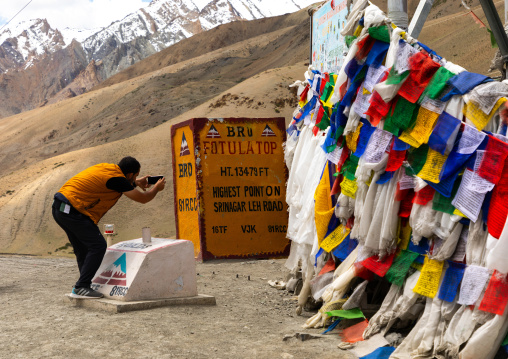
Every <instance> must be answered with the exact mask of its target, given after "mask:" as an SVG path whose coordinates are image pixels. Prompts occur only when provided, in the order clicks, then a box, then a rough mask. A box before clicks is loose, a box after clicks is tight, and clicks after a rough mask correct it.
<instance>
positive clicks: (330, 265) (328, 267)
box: [318, 257, 335, 276]
mask: <svg viewBox="0 0 508 359" xmlns="http://www.w3.org/2000/svg"><path fill="white" fill-rule="evenodd" d="M332 270H335V261H334V260H333V258H331V257H330V259H328V262H326V263H325V265H324V266H323V268H321V271H320V272H319V274H318V276H320V275H321V274H325V273H328V272H331V271H332Z"/></svg>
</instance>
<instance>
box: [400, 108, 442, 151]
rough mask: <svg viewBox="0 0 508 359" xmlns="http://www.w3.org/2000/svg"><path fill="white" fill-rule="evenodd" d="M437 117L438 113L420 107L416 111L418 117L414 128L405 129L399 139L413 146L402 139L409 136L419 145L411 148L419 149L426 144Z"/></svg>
mask: <svg viewBox="0 0 508 359" xmlns="http://www.w3.org/2000/svg"><path fill="white" fill-rule="evenodd" d="M438 117H439V114H438V113H436V112H432V111H430V110H427V109H426V108H424V107H420V109H419V110H418V117H417V118H416V123H415V126H414V127H413V128H412V129H407V130H405V131H404V132H402V135H401V136H400V139H401V140H402V141H404V142H406V143H407V144H410V145H411V146H413V144H411V143H410V142H408V141H407V140H406V139H403V138H407V136H408V135H409V137H410V138H412V139H414V141H416V142H417V143H419V145H418V146H413V147H420V145H421V144H423V143H427V142H428V141H429V137H430V134H431V133H432V130H433V129H434V126H435V125H436V122H437V119H438ZM404 135H405V136H404Z"/></svg>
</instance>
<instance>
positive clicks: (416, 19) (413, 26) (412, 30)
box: [408, 0, 508, 39]
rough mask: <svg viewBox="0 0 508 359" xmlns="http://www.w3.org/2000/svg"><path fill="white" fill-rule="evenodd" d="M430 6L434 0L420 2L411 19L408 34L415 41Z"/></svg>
mask: <svg viewBox="0 0 508 359" xmlns="http://www.w3.org/2000/svg"><path fill="white" fill-rule="evenodd" d="M505 1H508V0H505ZM432 4H434V0H420V3H419V4H418V7H417V8H416V11H415V14H414V15H413V18H412V19H411V23H410V24H409V29H408V33H409V35H410V36H411V37H413V38H415V39H416V38H418V36H420V32H421V31H422V29H423V25H424V24H425V21H426V20H427V17H428V16H429V13H430V9H431V8H432Z"/></svg>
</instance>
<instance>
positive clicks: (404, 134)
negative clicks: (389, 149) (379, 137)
mask: <svg viewBox="0 0 508 359" xmlns="http://www.w3.org/2000/svg"><path fill="white" fill-rule="evenodd" d="M399 140H401V141H402V142H405V143H407V144H408V145H410V146H411V147H414V148H418V147H420V146H421V145H422V144H421V143H420V142H418V141H417V140H415V139H414V138H413V137H411V135H410V134H409V133H408V132H406V131H404V132H402V133H401V134H400V136H399Z"/></svg>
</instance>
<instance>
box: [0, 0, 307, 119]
mask: <svg viewBox="0 0 508 359" xmlns="http://www.w3.org/2000/svg"><path fill="white" fill-rule="evenodd" d="M312 2H313V0H280V1H277V3H276V4H273V2H272V1H267V0H209V1H197V0H153V1H152V2H151V3H150V5H149V6H147V7H146V8H142V9H140V10H138V11H136V12H135V13H133V14H130V15H128V16H126V17H125V18H123V19H122V20H119V21H116V22H113V23H112V24H111V25H109V26H107V27H105V28H103V29H99V30H98V31H96V32H94V31H76V30H75V29H63V30H62V31H60V30H58V29H54V28H52V27H51V25H50V24H49V23H48V21H46V20H45V19H36V20H31V21H29V22H23V23H20V24H17V25H13V26H11V27H9V28H7V29H6V30H4V31H3V32H2V33H0V117H6V116H9V115H12V114H16V113H20V112H22V111H26V110H30V109H32V108H35V107H37V106H43V105H45V104H47V103H48V102H50V103H52V102H56V101H58V100H61V99H63V98H69V97H73V96H75V95H79V94H81V93H84V92H85V91H88V90H89V89H91V88H92V87H93V86H95V85H97V84H98V83H100V82H101V81H102V80H105V79H107V78H109V77H110V76H111V75H114V74H116V73H118V72H119V71H121V70H123V69H125V68H128V67H129V66H131V65H133V64H134V63H136V62H138V61H139V60H141V59H144V58H146V57H148V56H150V55H152V54H155V53H157V52H159V51H161V50H162V49H165V48H167V47H168V46H171V45H173V44H175V43H177V42H179V41H181V40H182V39H186V38H189V37H191V36H193V35H195V34H198V33H201V32H203V31H207V30H210V29H212V28H214V27H216V26H218V25H221V24H226V23H230V22H231V21H237V20H253V19H260V18H264V17H267V16H275V15H280V14H284V13H290V12H294V11H297V10H299V9H301V8H302V7H305V6H307V5H309V4H310V3H312ZM48 67H49V71H48ZM77 77H79V78H78V80H77V81H75V79H76V78H77ZM74 82H75V83H74Z"/></svg>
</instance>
